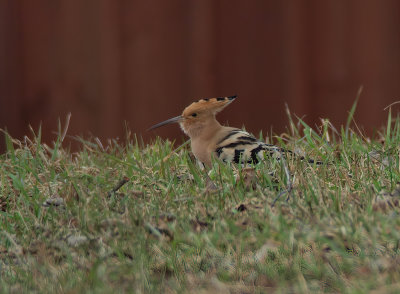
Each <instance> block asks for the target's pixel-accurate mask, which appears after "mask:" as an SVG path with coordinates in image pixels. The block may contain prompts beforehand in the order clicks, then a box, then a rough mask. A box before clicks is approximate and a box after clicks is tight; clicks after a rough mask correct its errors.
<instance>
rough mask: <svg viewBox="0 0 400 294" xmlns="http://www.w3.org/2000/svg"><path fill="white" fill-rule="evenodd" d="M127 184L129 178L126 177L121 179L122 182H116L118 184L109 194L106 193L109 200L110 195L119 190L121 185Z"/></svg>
mask: <svg viewBox="0 0 400 294" xmlns="http://www.w3.org/2000/svg"><path fill="white" fill-rule="evenodd" d="M128 182H129V178H128V177H123V178H122V180H120V181H119V182H118V184H117V185H116V186H115V187H114V188H113V189H112V190H111V191H110V192H108V194H107V197H108V198H110V197H111V195H112V194H114V193H115V192H117V191H118V190H119V189H121V187H122V186H123V185H125V184H126V183H128Z"/></svg>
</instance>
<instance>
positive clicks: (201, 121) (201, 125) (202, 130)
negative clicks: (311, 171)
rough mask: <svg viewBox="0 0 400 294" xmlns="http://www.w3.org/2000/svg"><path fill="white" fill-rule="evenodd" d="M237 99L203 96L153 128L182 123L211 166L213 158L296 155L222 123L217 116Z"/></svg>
mask: <svg viewBox="0 0 400 294" xmlns="http://www.w3.org/2000/svg"><path fill="white" fill-rule="evenodd" d="M235 99H236V96H230V97H218V98H209V99H200V100H199V101H197V102H193V103H192V104H191V105H189V106H188V107H186V108H185V110H184V111H183V113H182V115H180V116H177V117H174V118H171V119H169V120H166V121H164V122H162V123H159V124H156V125H154V126H153V127H151V129H154V128H157V127H160V126H162V125H165V124H169V123H174V122H178V123H179V124H180V126H181V128H182V130H183V131H184V132H185V134H187V135H188V136H189V137H190V139H191V148H192V152H193V154H194V156H195V157H196V159H197V160H199V161H200V162H202V163H203V164H204V165H205V166H207V167H211V162H212V159H213V158H218V159H220V160H222V161H224V162H234V163H258V162H259V161H260V160H263V159H264V158H266V157H274V158H276V159H280V158H281V156H282V154H285V155H287V154H292V152H291V151H289V150H284V149H282V148H280V147H277V146H275V145H271V144H266V143H264V142H261V141H258V140H257V139H256V138H255V137H254V136H253V135H251V134H250V133H248V132H246V131H243V130H241V129H237V128H232V127H226V126H222V125H221V124H220V123H219V122H218V121H217V120H216V118H215V115H216V114H217V113H218V112H219V111H221V110H222V109H224V108H225V107H226V106H228V105H229V104H230V103H231V102H233V101H234V100H235ZM300 159H304V158H300ZM310 162H313V161H312V160H311V161H310ZM317 163H318V162H317Z"/></svg>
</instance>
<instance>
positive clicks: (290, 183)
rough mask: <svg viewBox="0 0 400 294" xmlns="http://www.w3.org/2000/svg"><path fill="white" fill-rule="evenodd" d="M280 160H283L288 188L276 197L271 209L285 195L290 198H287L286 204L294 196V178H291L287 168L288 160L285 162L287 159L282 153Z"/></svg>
mask: <svg viewBox="0 0 400 294" xmlns="http://www.w3.org/2000/svg"><path fill="white" fill-rule="evenodd" d="M280 160H281V162H282V166H283V169H284V170H285V175H286V178H287V186H286V189H285V190H283V191H281V192H280V193H279V194H278V196H276V198H275V199H274V201H273V202H272V204H271V207H274V206H275V203H276V201H278V199H279V198H280V197H281V196H282V195H283V194H285V193H287V194H288V196H287V198H286V202H288V201H289V199H290V195H291V194H292V190H293V183H292V177H291V176H290V172H289V168H288V167H287V164H286V160H285V158H284V157H283V154H282V151H281V158H280Z"/></svg>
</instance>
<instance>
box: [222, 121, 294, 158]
mask: <svg viewBox="0 0 400 294" xmlns="http://www.w3.org/2000/svg"><path fill="white" fill-rule="evenodd" d="M282 152H287V151H286V150H284V149H282V148H279V147H277V146H275V145H271V144H266V143H263V142H260V141H258V140H257V139H256V138H255V137H254V136H253V135H251V134H249V133H247V132H245V131H242V130H240V129H234V130H232V131H230V132H229V133H228V134H227V135H226V136H225V137H224V138H222V139H221V140H220V141H219V142H218V144H217V147H216V149H215V154H216V157H218V158H219V159H221V160H222V161H224V162H234V163H258V162H259V161H260V160H262V159H264V157H265V156H268V157H274V158H277V159H279V158H280V157H281V155H282Z"/></svg>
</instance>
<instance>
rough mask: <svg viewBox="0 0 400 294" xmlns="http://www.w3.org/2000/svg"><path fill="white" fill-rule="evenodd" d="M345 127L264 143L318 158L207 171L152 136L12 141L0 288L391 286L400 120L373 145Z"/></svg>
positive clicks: (395, 286) (399, 233) (1, 202)
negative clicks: (73, 145)
mask: <svg viewBox="0 0 400 294" xmlns="http://www.w3.org/2000/svg"><path fill="white" fill-rule="evenodd" d="M349 125H350V124H348V125H347V126H345V127H343V128H342V129H341V130H340V131H337V130H336V129H334V128H333V127H332V126H330V125H329V122H328V121H324V122H323V124H322V126H321V127H320V128H318V129H316V130H315V131H313V130H312V129H311V128H310V127H308V126H307V125H305V124H304V123H303V122H302V121H299V122H298V123H297V122H296V123H293V122H292V121H291V120H290V125H289V129H288V132H287V134H281V135H280V136H274V137H269V138H268V141H269V142H273V143H276V144H278V145H280V146H283V147H285V148H288V149H291V150H294V151H296V152H297V153H299V154H300V155H304V154H305V155H307V156H309V157H312V158H315V159H319V160H322V161H323V162H325V164H323V165H320V166H317V165H315V164H309V163H306V162H304V161H301V160H299V159H298V158H288V159H287V160H284V161H268V160H267V161H266V162H265V163H262V164H258V165H257V166H255V167H253V168H254V169H242V167H241V166H231V165H227V164H223V163H219V162H215V164H214V168H213V169H212V170H211V171H204V170H201V169H199V167H198V166H197V165H196V163H195V161H194V160H193V158H192V156H191V154H190V148H189V145H188V144H186V145H184V146H181V147H180V148H177V147H178V146H179V144H172V143H171V142H169V141H163V140H161V139H159V138H158V139H155V141H154V142H152V143H151V144H149V145H144V144H143V143H139V142H137V140H136V139H135V138H132V136H130V135H129V133H128V134H127V139H126V140H124V141H123V142H119V141H110V142H109V143H107V144H105V143H103V144H102V143H100V141H99V140H97V139H89V140H83V139H77V140H79V141H80V142H81V148H80V150H79V151H78V152H70V151H69V150H68V148H67V147H66V146H64V145H65V143H63V142H62V139H63V137H64V136H65V134H64V135H63V134H62V132H60V135H59V137H58V139H57V141H56V142H55V143H54V144H52V145H46V144H44V143H41V142H40V133H39V134H36V135H32V136H30V137H31V139H25V140H24V141H23V142H21V141H18V140H15V139H13V138H11V137H10V136H8V135H6V143H7V146H8V149H7V152H6V153H5V154H3V155H1V157H0V165H1V167H2V168H1V171H0V181H1V186H0V210H1V211H0V218H1V221H0V228H1V230H0V236H1V237H0V292H1V293H3V292H13V293H21V292H37V293H54V292H68V293H87V292H94V293H112V292H118V293H120V292H135V293H148V292H153V293H160V292H162V293H178V292H179V293H182V292H183V293H185V292H188V293H189V292H190V293H288V292H289V293H308V292H343V293H365V292H368V291H370V292H373V291H375V293H390V292H392V293H395V292H398V291H399V290H400V272H399V264H400V257H399V255H398V252H399V240H400V230H399V226H400V218H399V207H398V206H399V199H400V188H399V187H398V186H397V183H398V182H399V181H400V172H399V152H398V151H399V150H398V148H399V147H398V146H399V143H400V124H399V120H398V119H392V118H391V116H390V115H389V119H388V126H387V127H385V128H384V129H382V132H380V133H376V134H374V136H373V137H371V138H372V139H369V138H367V137H366V136H365V135H363V134H361V133H360V132H359V131H358V130H357V129H356V131H353V130H352V129H351V128H350V127H349ZM271 173H272V174H271Z"/></svg>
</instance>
